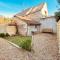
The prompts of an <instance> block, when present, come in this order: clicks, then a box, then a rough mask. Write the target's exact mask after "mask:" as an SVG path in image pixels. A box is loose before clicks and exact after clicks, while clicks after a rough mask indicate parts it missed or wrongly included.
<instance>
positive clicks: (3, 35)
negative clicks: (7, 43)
mask: <svg viewBox="0 0 60 60" xmlns="http://www.w3.org/2000/svg"><path fill="white" fill-rule="evenodd" d="M6 36H9V34H8V33H6V34H5V33H0V37H6Z"/></svg>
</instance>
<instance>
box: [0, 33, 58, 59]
mask: <svg viewBox="0 0 60 60" xmlns="http://www.w3.org/2000/svg"><path fill="white" fill-rule="evenodd" d="M32 44H33V46H32V49H33V51H32V52H27V51H25V50H23V49H21V48H16V47H15V46H13V45H11V44H10V43H8V42H7V41H6V40H4V39H2V38H0V60H57V52H58V47H57V45H58V44H57V39H56V35H52V34H46V33H41V34H37V35H34V36H33V40H32Z"/></svg>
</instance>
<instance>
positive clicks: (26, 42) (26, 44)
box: [20, 40, 31, 51]
mask: <svg viewBox="0 0 60 60" xmlns="http://www.w3.org/2000/svg"><path fill="white" fill-rule="evenodd" d="M20 46H21V47H22V48H23V49H26V50H28V51H31V40H21V42H20Z"/></svg>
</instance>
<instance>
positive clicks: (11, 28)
mask: <svg viewBox="0 0 60 60" xmlns="http://www.w3.org/2000/svg"><path fill="white" fill-rule="evenodd" d="M6 32H7V33H8V34H9V35H10V36H12V35H16V26H7V28H6Z"/></svg>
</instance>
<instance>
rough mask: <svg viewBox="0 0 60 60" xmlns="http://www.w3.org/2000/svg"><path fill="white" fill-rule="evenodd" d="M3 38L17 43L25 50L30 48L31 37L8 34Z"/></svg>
mask: <svg viewBox="0 0 60 60" xmlns="http://www.w3.org/2000/svg"><path fill="white" fill-rule="evenodd" d="M4 38H5V39H7V40H8V41H11V42H13V43H15V44H17V45H18V46H20V47H22V48H24V49H26V50H30V48H31V40H32V38H31V37H27V36H12V37H11V36H8V37H4Z"/></svg>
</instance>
